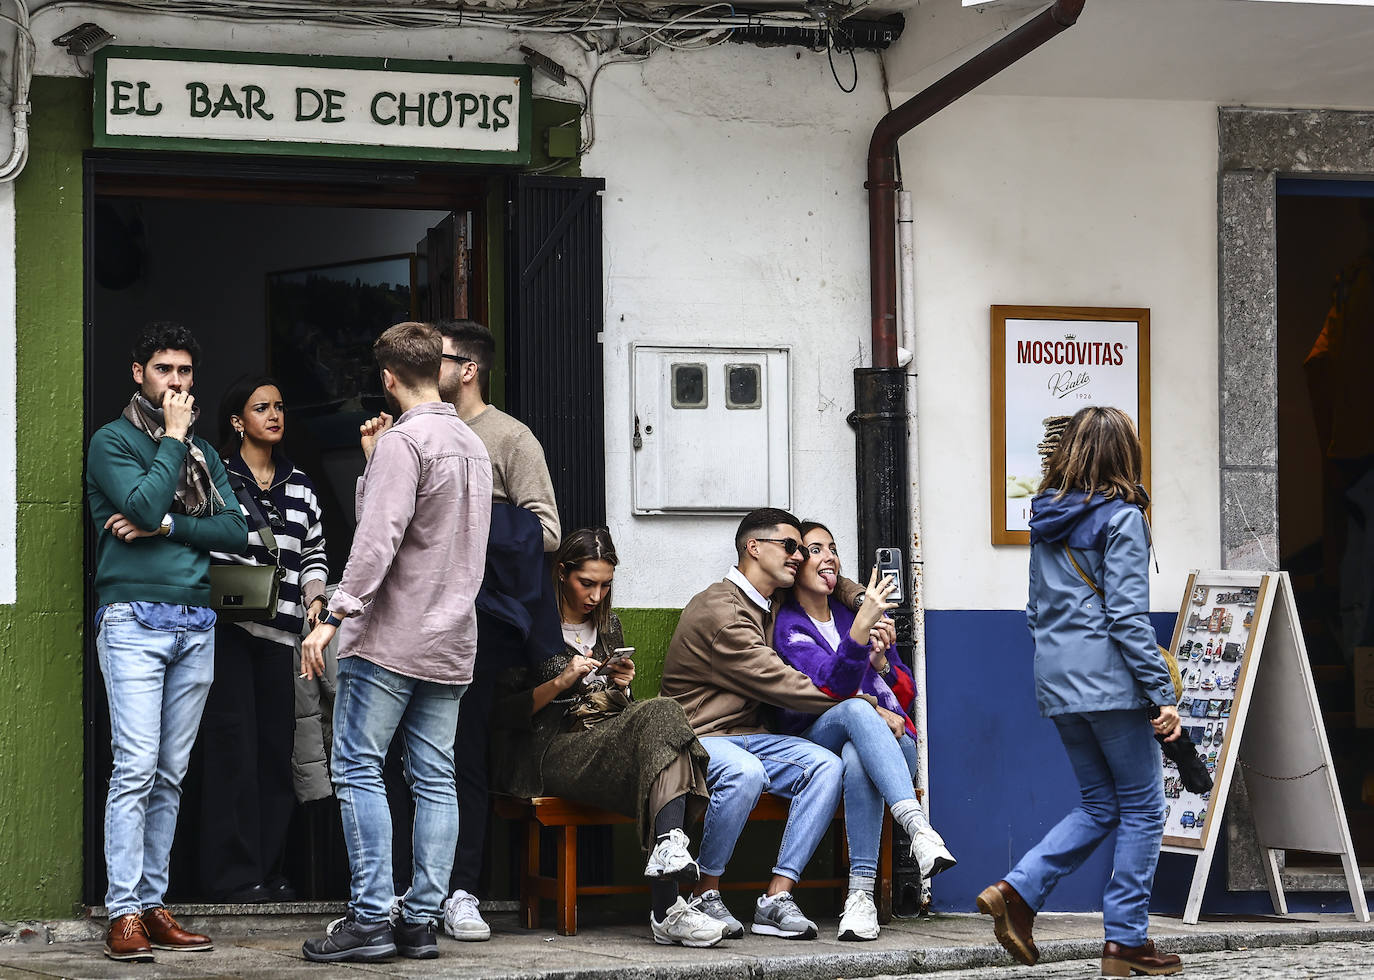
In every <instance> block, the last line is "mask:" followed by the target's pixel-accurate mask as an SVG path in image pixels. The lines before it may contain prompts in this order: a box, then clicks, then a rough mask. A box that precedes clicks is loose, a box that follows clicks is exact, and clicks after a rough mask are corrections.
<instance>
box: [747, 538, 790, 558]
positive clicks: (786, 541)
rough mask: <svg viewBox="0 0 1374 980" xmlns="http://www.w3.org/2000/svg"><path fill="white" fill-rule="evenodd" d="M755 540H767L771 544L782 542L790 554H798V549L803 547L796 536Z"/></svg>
mask: <svg viewBox="0 0 1374 980" xmlns="http://www.w3.org/2000/svg"><path fill="white" fill-rule="evenodd" d="M754 540H755V541H767V542H769V543H771V544H780V545H782V550H783V552H784V553H785V554H789V555H794V554H796V553H797V549H798V548H800V547H801V542H800V541H798V540H797V539H796V538H755V539H754Z"/></svg>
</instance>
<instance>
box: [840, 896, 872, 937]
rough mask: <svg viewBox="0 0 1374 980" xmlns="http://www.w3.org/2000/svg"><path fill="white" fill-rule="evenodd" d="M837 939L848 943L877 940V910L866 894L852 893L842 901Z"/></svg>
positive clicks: (870, 897)
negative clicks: (848, 941)
mask: <svg viewBox="0 0 1374 980" xmlns="http://www.w3.org/2000/svg"><path fill="white" fill-rule="evenodd" d="M838 938H840V939H842V940H850V941H858V940H867V939H877V938H878V908H877V906H875V905H874V904H873V896H872V895H870V894H869V893H868V892H866V891H853V892H850V893H849V897H848V898H846V899H845V900H844V914H843V915H841V916H840V933H839V937H838Z"/></svg>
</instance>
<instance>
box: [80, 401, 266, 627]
mask: <svg viewBox="0 0 1374 980" xmlns="http://www.w3.org/2000/svg"><path fill="white" fill-rule="evenodd" d="M195 442H196V445H197V446H199V447H200V449H201V451H202V452H203V453H205V461H206V462H207V463H208V464H209V466H210V476H211V477H212V478H213V479H214V481H215V487H216V488H217V489H218V490H219V495H220V497H221V498H222V499H223V500H225V501H227V505H226V506H225V507H224V508H222V509H221V510H220V511H219V512H218V513H216V514H215V515H214V516H212V517H188V516H187V515H185V514H173V515H172V518H173V522H174V523H175V525H176V527H175V530H173V532H172V533H171V534H170V535H168V536H166V537H161V536H154V537H150V538H137V539H135V540H133V541H129V542H124V541H120V540H119V539H118V538H116V537H115V536H114V535H113V534H111V533H110V532H109V531H107V530H105V522H106V521H107V520H109V518H110V515H111V514H123V515H124V516H125V517H127V518H128V519H129V520H131V521H133V522H134V524H135V525H137V526H138V527H141V528H143V529H144V530H147V531H152V530H156V529H157V527H158V526H159V525H160V524H161V523H162V516H163V515H164V514H167V513H169V512H171V509H172V498H173V496H174V495H175V494H176V489H177V479H178V477H179V475H180V473H181V467H182V465H183V464H184V463H185V461H186V451H187V450H186V443H184V442H182V441H181V440H180V439H165V438H164V439H159V440H158V441H157V442H154V441H153V440H152V439H149V438H148V436H147V435H146V434H144V433H143V432H140V431H139V430H138V429H137V428H135V427H134V425H133V423H132V422H130V421H129V420H128V419H126V418H124V417H123V416H122V415H121V416H120V417H119V418H117V419H115V420H114V421H113V422H110V423H109V424H107V425H104V426H101V428H100V430H99V431H98V432H96V434H95V435H94V436H92V437H91V445H90V449H89V451H88V452H87V455H86V497H87V500H88V501H89V502H90V507H91V520H93V521H94V522H95V533H96V561H95V591H96V596H97V601H98V602H99V603H100V605H102V606H103V605H105V604H107V603H110V602H175V603H180V604H184V605H188V606H208V605H210V552H211V551H227V552H230V553H236V552H239V551H242V550H243V548H244V546H245V545H246V544H247V543H248V525H247V523H246V522H245V521H244V519H243V513H242V511H241V510H240V509H239V507H238V504H237V502H236V501H235V499H234V491H233V489H232V488H231V487H230V486H229V478H228V476H227V475H226V474H225V472H224V464H223V463H222V462H220V458H219V453H217V452H215V450H214V448H213V447H211V446H210V444H209V443H208V442H206V441H205V440H204V439H199V438H197V439H196V440H195Z"/></svg>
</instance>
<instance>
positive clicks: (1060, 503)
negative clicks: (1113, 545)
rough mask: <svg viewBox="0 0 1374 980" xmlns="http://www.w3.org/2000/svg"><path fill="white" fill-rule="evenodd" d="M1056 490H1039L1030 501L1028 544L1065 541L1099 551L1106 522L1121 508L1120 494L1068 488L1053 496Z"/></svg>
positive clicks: (1105, 534) (1126, 504)
mask: <svg viewBox="0 0 1374 980" xmlns="http://www.w3.org/2000/svg"><path fill="white" fill-rule="evenodd" d="M1057 493H1058V491H1057V490H1043V491H1041V492H1040V493H1038V494H1037V495H1036V496H1035V499H1034V500H1032V501H1031V519H1030V534H1031V544H1038V543H1040V542H1046V543H1049V544H1058V543H1060V542H1067V544H1068V545H1069V547H1070V548H1084V549H1092V550H1095V551H1101V550H1103V547H1104V544H1105V541H1106V537H1107V525H1108V524H1109V523H1110V522H1111V519H1112V517H1113V516H1114V515H1116V514H1117V513H1119V512H1120V511H1121V510H1122V509H1123V508H1125V507H1134V506H1135V504H1129V503H1127V502H1126V501H1124V500H1122V499H1121V498H1120V497H1112V498H1107V497H1104V496H1102V494H1100V493H1094V494H1088V493H1084V492H1083V491H1081V490H1074V491H1070V492H1069V493H1066V494H1064V496H1062V497H1059V498H1058V499H1056V494H1057Z"/></svg>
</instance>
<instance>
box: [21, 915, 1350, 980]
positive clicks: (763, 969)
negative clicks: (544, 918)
mask: <svg viewBox="0 0 1374 980" xmlns="http://www.w3.org/2000/svg"><path fill="white" fill-rule="evenodd" d="M490 919H491V921H492V932H493V935H492V939H491V941H490V942H486V943H457V942H454V941H452V940H450V939H448V938H447V937H443V938H442V939H441V941H440V957H439V959H437V960H404V959H395V960H391V961H389V962H386V963H381V964H369V965H359V964H330V965H326V966H321V965H317V964H313V963H308V962H306V961H305V960H304V959H303V958H302V957H301V941H302V940H303V939H305V938H306V937H307V936H310V935H313V934H315V933H316V932H318V931H320V930H322V929H323V928H324V925H325V924H326V922H327V921H328V919H327V917H324V916H313V915H312V916H270V917H269V916H234V917H196V916H194V915H186V916H183V917H182V923H183V925H185V926H187V927H188V928H192V929H196V930H203V931H208V932H209V933H210V934H211V935H213V936H214V937H215V940H216V948H215V950H214V951H213V952H208V953H180V954H177V953H158V960H157V962H156V963H152V964H136V963H130V964H123V963H113V962H111V961H109V960H107V959H105V958H104V956H103V955H102V954H101V942H100V940H99V939H97V938H96V937H97V936H99V935H100V924H99V923H96V922H92V921H89V920H85V921H75V920H74V921H68V922H57V923H47V924H45V925H39V926H37V927H36V928H35V929H33V930H31V931H30V932H29V934H28V935H27V936H22V937H21V935H20V932H21V931H22V930H17V929H12V930H11V931H10V935H9V936H8V937H7V938H5V939H4V941H3V942H0V978H11V977H15V978H18V977H27V978H32V977H35V976H45V977H90V978H106V977H138V978H140V980H151V978H161V977H175V978H193V977H252V978H258V977H302V978H307V977H314V978H322V977H333V976H341V975H351V976H355V977H358V978H359V980H363V978H365V977H367V976H378V975H380V976H395V977H472V978H477V977H481V978H503V980H505V978H508V980H517V978H519V980H525V978H529V980H553V978H558V980H582V978H588V980H590V978H597V980H609V978H615V980H666V978H682V980H698V978H701V980H770V978H775V977H776V978H783V977H786V978H789V980H834V978H841V977H846V978H852V977H873V976H878V975H901V974H906V973H928V972H935V971H939V970H952V969H963V968H969V967H979V966H994V965H998V964H1009V963H1010V962H1011V960H1010V959H1009V958H1008V957H1007V955H1006V954H1005V953H1004V952H1003V951H1002V948H1001V947H1000V946H998V945H996V943H995V942H994V941H993V938H992V928H991V925H990V922H991V920H989V919H988V918H986V917H984V916H978V915H941V916H934V917H932V918H923V919H905V920H893V922H892V923H891V924H890V925H889V926H887V927H885V928H884V929H883V934H882V936H881V937H879V938H878V939H877V940H876V941H874V942H869V943H841V942H837V941H836V940H835V939H834V938H833V937H834V935H835V928H836V923H835V921H834V920H824V921H822V922H821V938H820V939H818V940H814V941H810V942H805V941H788V940H784V939H775V938H771V937H765V936H754V935H751V934H747V935H746V937H745V938H744V939H742V940H738V941H733V942H731V941H728V940H727V941H726V942H724V943H722V944H721V945H720V946H717V947H715V948H714V949H700V950H694V949H684V948H680V947H676V946H658V945H655V944H654V942H653V941H652V940H651V939H650V938H649V930H648V925H647V923H646V924H645V925H643V926H628V925H614V926H591V927H588V928H587V929H585V930H583V931H581V932H580V933H579V934H578V935H576V936H569V937H563V936H556V935H554V934H553V933H552V932H550V931H545V930H538V931H532V932H527V931H525V930H523V929H521V928H520V927H519V926H518V924H517V923H516V919H515V916H514V915H510V914H498V915H494V916H491V917H490ZM1035 927H1036V928H1035V936H1036V941H1037V943H1038V945H1039V946H1040V950H1041V953H1042V957H1043V961H1044V962H1055V961H1065V960H1083V961H1085V962H1084V963H1083V970H1084V976H1096V975H1097V973H1096V971H1097V966H1096V960H1097V958H1098V957H1099V956H1100V955H1101V952H1102V920H1101V917H1100V916H1098V915H1089V914H1081V915H1075V914H1044V915H1041V916H1039V917H1038V918H1037V919H1036V923H1035ZM1150 932H1151V936H1152V937H1153V938H1154V939H1156V940H1157V941H1158V942H1159V944H1160V946H1161V947H1163V948H1164V949H1166V950H1171V951H1173V952H1178V953H1190V952H1209V951H1217V950H1225V949H1247V948H1254V947H1261V946H1279V945H1287V946H1292V945H1305V944H1313V943H1319V942H1338V941H1365V942H1374V925H1363V924H1360V923H1357V922H1355V921H1354V920H1353V919H1352V918H1351V917H1350V916H1349V915H1306V916H1301V915H1299V916H1290V917H1288V918H1283V919H1280V918H1277V917H1228V916H1218V917H1212V918H1209V919H1205V920H1203V921H1202V922H1201V923H1199V924H1198V925H1196V926H1187V925H1184V924H1183V923H1182V922H1181V921H1180V920H1178V919H1175V918H1168V917H1163V916H1152V917H1151V923H1150ZM50 940H52V941H50Z"/></svg>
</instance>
